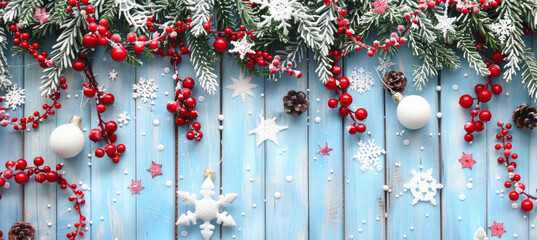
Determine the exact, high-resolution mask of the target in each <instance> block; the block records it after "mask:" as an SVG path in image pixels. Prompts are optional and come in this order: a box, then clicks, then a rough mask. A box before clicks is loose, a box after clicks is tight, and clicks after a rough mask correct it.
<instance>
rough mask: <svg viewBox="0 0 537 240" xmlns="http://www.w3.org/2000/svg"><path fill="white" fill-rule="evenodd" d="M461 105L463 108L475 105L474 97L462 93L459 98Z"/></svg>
mask: <svg viewBox="0 0 537 240" xmlns="http://www.w3.org/2000/svg"><path fill="white" fill-rule="evenodd" d="M459 105H461V107H462V108H470V107H472V105H474V99H473V98H472V96H470V95H468V94H465V95H462V96H461V98H460V99H459Z"/></svg>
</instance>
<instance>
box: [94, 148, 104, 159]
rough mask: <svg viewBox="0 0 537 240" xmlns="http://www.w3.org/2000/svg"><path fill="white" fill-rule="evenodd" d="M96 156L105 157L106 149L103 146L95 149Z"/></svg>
mask: <svg viewBox="0 0 537 240" xmlns="http://www.w3.org/2000/svg"><path fill="white" fill-rule="evenodd" d="M95 156H96V157H98V158H102V157H104V150H103V149H102V148H97V149H95Z"/></svg>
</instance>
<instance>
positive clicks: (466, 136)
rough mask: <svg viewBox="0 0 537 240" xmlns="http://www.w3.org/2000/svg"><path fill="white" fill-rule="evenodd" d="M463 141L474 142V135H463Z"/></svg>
mask: <svg viewBox="0 0 537 240" xmlns="http://www.w3.org/2000/svg"><path fill="white" fill-rule="evenodd" d="M464 140H465V141H467V142H471V141H472V140H474V135H472V134H470V133H467V134H465V135H464Z"/></svg>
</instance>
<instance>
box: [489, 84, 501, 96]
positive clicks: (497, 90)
mask: <svg viewBox="0 0 537 240" xmlns="http://www.w3.org/2000/svg"><path fill="white" fill-rule="evenodd" d="M502 90H503V89H502V86H501V85H500V84H494V85H492V88H491V91H492V94H494V95H500V94H501V93H502Z"/></svg>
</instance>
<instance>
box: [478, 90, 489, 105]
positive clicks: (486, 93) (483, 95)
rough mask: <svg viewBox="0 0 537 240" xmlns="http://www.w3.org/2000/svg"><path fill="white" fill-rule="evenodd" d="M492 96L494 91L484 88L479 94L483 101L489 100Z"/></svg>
mask: <svg viewBox="0 0 537 240" xmlns="http://www.w3.org/2000/svg"><path fill="white" fill-rule="evenodd" d="M491 98H492V92H491V91H490V90H488V89H483V90H481V92H479V93H478V94H477V99H478V100H479V101H481V102H488V101H490V99H491Z"/></svg>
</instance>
